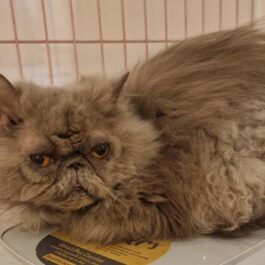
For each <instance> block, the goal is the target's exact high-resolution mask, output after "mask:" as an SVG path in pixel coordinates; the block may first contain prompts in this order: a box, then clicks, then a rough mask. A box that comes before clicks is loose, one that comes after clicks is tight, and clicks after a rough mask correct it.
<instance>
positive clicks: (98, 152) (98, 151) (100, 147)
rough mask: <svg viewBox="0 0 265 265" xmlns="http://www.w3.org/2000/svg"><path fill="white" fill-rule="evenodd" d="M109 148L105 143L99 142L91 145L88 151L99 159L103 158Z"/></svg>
mask: <svg viewBox="0 0 265 265" xmlns="http://www.w3.org/2000/svg"><path fill="white" fill-rule="evenodd" d="M109 150H110V146H109V144H107V143H100V144H97V145H95V146H94V147H92V149H91V151H90V153H91V155H92V156H93V157H95V158H98V159H101V158H104V157H105V156H106V155H107V154H108V153H109Z"/></svg>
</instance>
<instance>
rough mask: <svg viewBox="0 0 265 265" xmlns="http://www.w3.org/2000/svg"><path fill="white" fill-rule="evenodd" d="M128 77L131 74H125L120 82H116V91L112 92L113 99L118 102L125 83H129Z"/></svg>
mask: <svg viewBox="0 0 265 265" xmlns="http://www.w3.org/2000/svg"><path fill="white" fill-rule="evenodd" d="M128 76H129V72H127V73H126V74H124V75H123V76H122V77H120V78H119V79H118V80H116V81H115V83H114V89H113V92H112V97H113V99H114V100H115V101H117V100H118V98H119V97H120V94H121V91H122V88H123V86H124V84H125V82H126V81H127V79H128Z"/></svg>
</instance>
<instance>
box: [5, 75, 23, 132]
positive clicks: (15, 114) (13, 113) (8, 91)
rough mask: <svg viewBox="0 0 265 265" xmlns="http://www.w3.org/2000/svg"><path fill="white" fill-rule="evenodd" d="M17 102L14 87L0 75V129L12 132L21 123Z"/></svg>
mask: <svg viewBox="0 0 265 265" xmlns="http://www.w3.org/2000/svg"><path fill="white" fill-rule="evenodd" d="M19 113H20V111H19V101H18V96H17V93H16V91H15V88H14V86H13V85H12V84H11V83H10V81H9V80H8V79H6V78H5V77H4V76H3V75H1V74H0V129H1V131H6V132H9V131H12V130H13V129H14V128H15V127H16V126H17V125H19V124H20V123H21V122H22V119H21V118H20V116H19Z"/></svg>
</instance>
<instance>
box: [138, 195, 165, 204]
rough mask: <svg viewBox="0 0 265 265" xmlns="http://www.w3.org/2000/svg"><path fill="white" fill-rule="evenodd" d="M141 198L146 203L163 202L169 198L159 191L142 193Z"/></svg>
mask: <svg viewBox="0 0 265 265" xmlns="http://www.w3.org/2000/svg"><path fill="white" fill-rule="evenodd" d="M140 200H141V201H142V202H146V203H161V202H165V201H167V198H166V196H165V195H164V194H159V193H141V194H140Z"/></svg>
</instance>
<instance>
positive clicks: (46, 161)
mask: <svg viewBox="0 0 265 265" xmlns="http://www.w3.org/2000/svg"><path fill="white" fill-rule="evenodd" d="M30 160H31V161H32V162H33V163H35V164H38V165H40V166H42V167H47V166H49V165H50V163H51V162H52V159H51V157H50V156H48V155H44V154H34V155H31V156H30Z"/></svg>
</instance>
